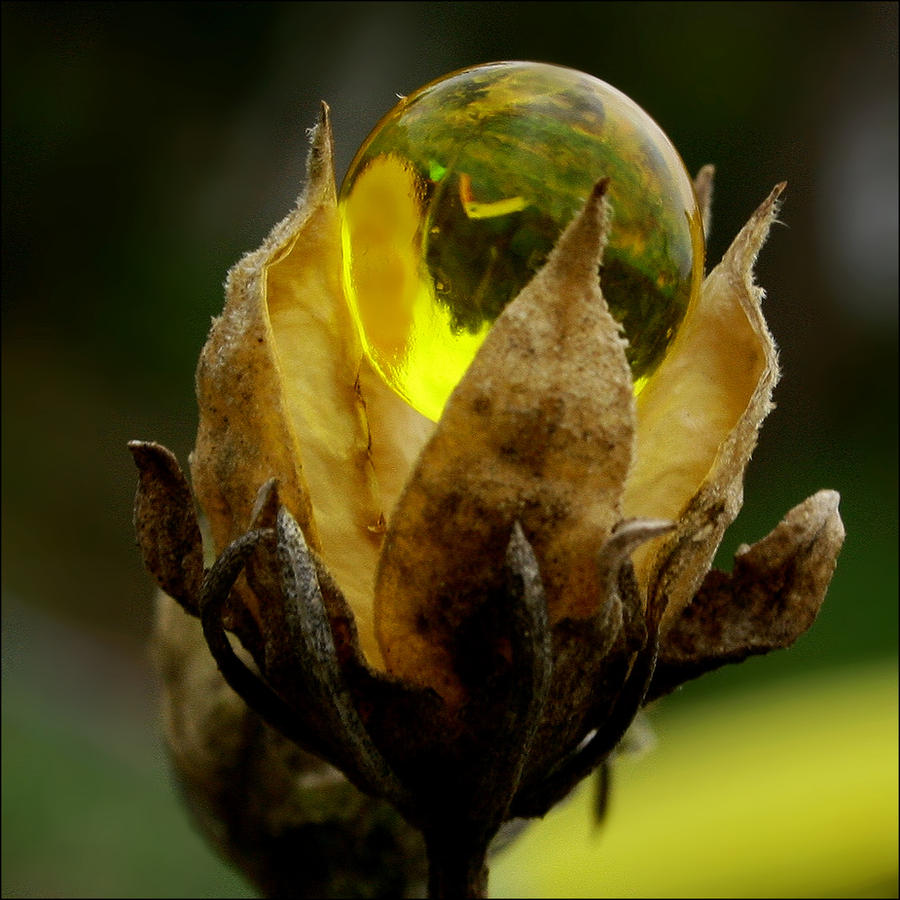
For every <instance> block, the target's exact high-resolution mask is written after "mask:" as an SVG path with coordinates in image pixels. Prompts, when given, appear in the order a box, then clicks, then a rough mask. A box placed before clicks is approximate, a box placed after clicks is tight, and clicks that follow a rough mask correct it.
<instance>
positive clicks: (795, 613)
mask: <svg viewBox="0 0 900 900" xmlns="http://www.w3.org/2000/svg"><path fill="white" fill-rule="evenodd" d="M839 500H840V497H839V496H838V494H837V493H836V492H835V491H819V492H818V493H817V494H814V495H813V496H812V497H809V498H808V499H807V500H805V501H804V502H803V503H801V504H800V505H799V506H795V507H794V508H793V509H792V510H791V511H790V512H789V513H788V514H787V515H786V516H785V518H784V520H783V521H782V522H781V523H780V524H779V525H778V526H777V527H776V528H775V529H774V531H772V532H771V533H770V534H769V535H768V536H767V537H765V538H763V539H762V540H761V541H759V542H758V543H756V544H754V545H753V546H752V547H744V548H743V549H742V550H739V551H738V553H737V554H736V555H735V562H734V571H733V572H732V573H731V574H730V575H727V574H725V573H724V572H719V571H716V570H714V571H712V572H710V573H709V574H708V575H707V577H706V579H705V580H704V582H703V587H702V588H701V589H700V591H699V593H698V594H697V596H696V597H695V598H694V600H693V602H691V603H690V604H689V605H688V606H686V607H685V608H684V609H682V610H681V612H680V614H679V616H678V618H677V619H675V620H674V621H673V622H672V624H671V627H670V628H669V630H668V631H667V632H666V634H665V636H664V638H663V641H662V644H661V646H660V652H659V661H658V663H657V669H656V673H655V674H654V678H653V683H652V685H651V688H650V695H649V697H648V699H653V698H654V697H659V696H660V695H662V694H665V693H668V692H669V691H671V690H673V689H674V688H676V687H677V686H678V685H679V684H681V683H683V682H684V681H687V680H688V679H691V678H696V677H697V676H698V675H702V674H703V673H704V672H709V671H711V670H713V669H717V668H719V667H720V666H723V665H725V664H727V663H732V662H740V661H741V660H743V659H746V657H748V656H751V655H753V654H758V653H768V652H769V651H770V650H775V649H778V648H781V647H789V646H790V645H791V644H793V643H794V641H795V640H797V638H798V637H800V635H801V634H803V633H804V632H805V631H806V630H807V629H808V628H809V627H810V626H811V625H812V623H813V622H814V621H815V618H816V615H817V614H818V612H819V607H820V606H821V605H822V602H823V601H824V599H825V592H826V591H827V589H828V585H829V584H830V582H831V576H832V575H833V574H834V569H835V566H836V564H837V556H838V553H839V552H840V549H841V545H842V544H843V542H844V526H843V523H842V522H841V516H840V513H839V512H838V502H839Z"/></svg>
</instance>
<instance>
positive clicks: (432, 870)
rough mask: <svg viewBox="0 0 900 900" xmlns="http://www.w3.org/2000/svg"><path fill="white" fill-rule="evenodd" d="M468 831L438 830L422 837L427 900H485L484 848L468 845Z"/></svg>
mask: <svg viewBox="0 0 900 900" xmlns="http://www.w3.org/2000/svg"><path fill="white" fill-rule="evenodd" d="M467 830H468V829H466V828H465V826H460V827H459V828H458V829H449V828H442V829H440V831H438V832H432V833H426V835H425V844H426V846H427V848H428V896H429V898H431V900H444V898H450V897H454V898H460V897H473V898H478V897H487V882H488V868H487V862H486V857H487V844H488V842H482V841H475V842H473V841H471V840H468V839H467V835H466V834H465V832H466V831H467Z"/></svg>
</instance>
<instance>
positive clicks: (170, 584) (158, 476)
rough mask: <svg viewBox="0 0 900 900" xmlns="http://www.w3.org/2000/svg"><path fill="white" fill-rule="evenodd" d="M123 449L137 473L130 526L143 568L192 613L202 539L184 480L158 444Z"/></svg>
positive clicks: (198, 583) (200, 568)
mask: <svg viewBox="0 0 900 900" xmlns="http://www.w3.org/2000/svg"><path fill="white" fill-rule="evenodd" d="M128 449H129V450H131V454H132V456H133V457H134V461H135V464H136V465H137V467H138V471H139V472H140V479H139V482H138V490H137V496H136V497H135V500H134V527H135V530H136V532H137V537H138V543H139V545H140V548H141V552H142V553H143V556H144V565H145V566H146V567H147V571H148V572H150V574H151V575H152V576H153V577H154V578H155V579H156V583H157V584H158V585H159V586H160V587H161V588H162V589H163V590H164V591H165V592H166V593H167V594H169V595H171V596H172V597H174V598H175V599H176V600H177V601H178V602H179V603H180V604H181V605H182V606H183V607H184V608H185V609H186V610H188V612H190V613H193V614H194V615H198V611H199V606H198V604H199V599H200V586H201V584H202V582H203V539H202V537H201V536H200V526H199V525H198V523H197V514H196V512H195V511H194V501H193V498H192V497H191V489H190V487H189V486H188V483H187V479H186V478H185V477H184V474H183V473H182V471H181V467H180V466H179V465H178V460H176V459H175V456H174V455H173V454H172V453H171V451H169V450H167V449H166V448H165V447H163V446H161V445H160V444H155V443H153V442H152V441H130V442H129V444H128Z"/></svg>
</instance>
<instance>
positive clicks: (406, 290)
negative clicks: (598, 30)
mask: <svg viewBox="0 0 900 900" xmlns="http://www.w3.org/2000/svg"><path fill="white" fill-rule="evenodd" d="M602 177H609V179H610V183H609V188H608V190H607V198H608V200H609V202H610V205H611V207H612V212H613V219H612V227H611V231H610V236H609V243H608V245H607V247H606V250H605V253H604V258H603V265H602V267H601V270H600V272H599V273H598V275H599V279H600V286H601V289H602V291H603V295H604V297H605V298H606V301H607V303H608V304H609V308H610V311H611V312H612V314H613V315H614V316H615V317H616V318H617V319H618V320H619V321H620V322H621V323H622V325H623V327H624V329H625V335H626V337H627V338H628V342H629V346H628V349H627V351H626V353H627V357H628V362H629V364H630V366H631V369H632V375H633V378H634V381H635V390H636V391H640V389H641V387H642V386H643V384H644V383H645V382H646V379H647V378H648V377H649V376H650V375H651V374H652V372H653V371H654V370H655V368H656V367H657V366H658V365H659V363H660V361H661V360H662V358H663V357H664V355H665V352H666V349H667V348H668V346H669V345H670V343H671V341H672V339H673V337H674V335H675V333H676V331H677V329H678V326H679V325H680V323H681V321H682V319H683V318H684V315H685V312H686V310H687V308H688V305H689V303H690V301H691V299H692V297H693V296H694V295H696V294H697V293H698V292H699V289H700V283H701V279H702V275H703V230H702V224H701V218H700V211H699V208H698V205H697V200H696V198H695V196H694V191H693V186H692V183H691V179H690V177H689V175H688V173H687V171H686V170H685V167H684V164H683V163H682V161H681V158H680V157H679V155H678V153H677V151H676V150H675V148H674V147H673V146H672V144H671V142H670V141H669V139H668V138H667V137H666V136H665V134H664V133H663V132H662V130H661V129H660V128H659V126H658V125H657V124H656V123H655V122H654V121H653V120H652V119H651V118H650V116H649V115H648V114H647V113H646V112H644V111H643V110H642V109H641V108H640V107H639V106H638V105H637V104H636V103H634V101H632V100H630V99H629V98H628V97H626V96H625V95H624V94H623V93H621V91H618V90H616V89H615V88H614V87H611V86H610V85H608V84H606V83H605V82H603V81H601V80H600V79H598V78H594V77H593V76H591V75H586V74H585V73H583V72H578V71H576V70H574V69H568V68H564V67H561V66H555V65H549V64H545V63H530V62H502V63H489V64H486V65H481V66H476V67H474V68H470V69H465V70H462V71H459V72H455V73H452V74H450V75H447V76H445V77H443V78H440V79H438V80H437V81H433V82H431V83H430V84H428V85H426V86H425V87H423V88H420V89H419V90H417V91H416V92H415V93H413V94H411V95H410V96H408V97H406V98H404V99H402V100H401V101H400V102H399V103H398V104H397V106H396V107H394V109H393V110H391V112H389V113H388V114H387V115H386V116H385V117H384V118H383V119H382V120H381V122H379V124H378V125H377V126H376V128H375V130H374V131H373V132H372V133H371V134H370V135H369V137H368V138H367V139H366V141H365V143H364V144H363V145H362V147H361V148H360V149H359V151H358V152H357V154H356V156H355V158H354V159H353V162H352V163H351V165H350V168H349V170H348V172H347V175H346V177H345V179H344V182H343V185H342V187H341V192H340V198H339V202H340V210H341V227H342V243H343V283H344V291H345V294H346V296H347V300H348V302H349V304H350V309H351V312H352V315H353V318H354V320H355V322H356V324H357V327H358V329H359V332H360V337H361V340H362V345H363V349H364V351H365V353H366V355H367V356H368V358H369V359H370V360H371V362H372V364H373V365H374V366H375V368H376V369H377V370H378V372H380V373H381V375H382V377H383V378H384V379H385V380H386V381H387V383H388V384H389V385H390V386H391V387H392V388H393V389H394V390H395V391H397V393H399V394H400V395H401V396H402V397H403V398H405V399H406V401H407V402H408V403H410V404H411V405H412V406H413V407H415V408H416V409H417V410H419V412H421V413H423V414H424V415H426V416H428V417H429V418H431V419H432V420H434V421H437V419H438V418H440V415H441V411H442V410H443V407H444V404H445V403H446V401H447V398H448V397H449V395H450V393H451V392H452V390H453V388H454V387H455V386H456V384H457V383H458V382H459V380H460V379H461V378H462V376H463V374H464V373H465V370H466V368H467V367H468V366H469V364H470V363H471V361H472V358H473V357H474V356H475V353H476V352H477V350H478V348H479V346H480V345H481V343H482V341H483V340H484V338H485V336H486V334H487V332H488V331H489V329H490V327H491V325H492V324H493V323H494V321H495V320H496V319H497V317H498V316H499V315H500V313H501V312H502V311H503V308H504V307H505V306H506V304H507V303H509V301H510V300H512V299H513V298H514V297H515V296H516V295H517V294H518V293H519V291H521V290H522V288H523V287H525V285H526V284H527V283H528V281H530V280H531V278H532V276H533V275H534V274H535V273H536V272H537V271H538V270H539V269H540V268H541V266H542V265H543V263H544V262H545V260H546V258H547V255H548V254H549V252H550V250H551V249H552V248H553V246H554V245H555V243H556V241H557V239H558V238H559V236H560V234H561V233H562V231H563V230H564V229H565V227H566V226H567V225H568V224H569V222H570V221H571V219H572V217H573V216H574V215H575V214H576V213H577V212H578V211H579V210H580V209H581V207H582V206H583V205H584V203H585V201H586V200H587V198H588V196H589V195H590V193H591V190H592V189H593V187H594V185H595V184H596V182H597V181H598V180H599V179H600V178H602Z"/></svg>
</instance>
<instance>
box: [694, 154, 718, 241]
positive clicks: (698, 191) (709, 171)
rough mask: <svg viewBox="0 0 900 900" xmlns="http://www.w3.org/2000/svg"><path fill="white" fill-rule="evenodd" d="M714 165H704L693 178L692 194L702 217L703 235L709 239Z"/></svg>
mask: <svg viewBox="0 0 900 900" xmlns="http://www.w3.org/2000/svg"><path fill="white" fill-rule="evenodd" d="M715 174H716V167H715V166H710V165H706V166H703V168H702V169H700V171H699V172H698V173H697V177H696V178H695V179H694V194H695V196H696V197H697V205H698V206H699V207H700V216H701V218H702V219H703V237H704V238H705V239H707V240H709V232H710V230H711V228H712V195H713V179H714V177H715Z"/></svg>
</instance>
